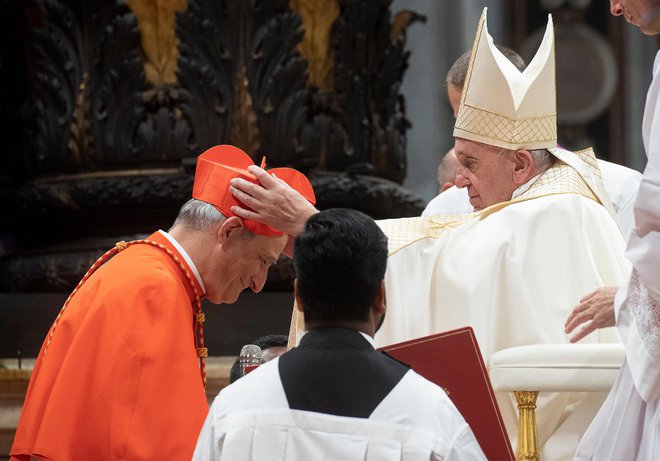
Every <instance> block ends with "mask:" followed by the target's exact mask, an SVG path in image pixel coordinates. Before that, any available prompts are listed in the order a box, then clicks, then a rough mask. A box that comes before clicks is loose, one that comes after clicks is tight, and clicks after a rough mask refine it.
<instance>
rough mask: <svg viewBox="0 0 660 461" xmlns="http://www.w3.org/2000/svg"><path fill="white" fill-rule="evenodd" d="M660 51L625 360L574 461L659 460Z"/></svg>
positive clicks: (621, 307) (625, 290)
mask: <svg viewBox="0 0 660 461" xmlns="http://www.w3.org/2000/svg"><path fill="white" fill-rule="evenodd" d="M659 99H660V52H659V53H658V54H657V55H656V58H655V63H654V66H653V82H652V83H651V87H650V88H649V91H648V95H647V98H646V107H645V110H644V122H643V137H644V148H645V150H646V154H647V157H648V163H647V165H646V169H645V170H644V175H643V177H642V182H641V185H640V189H639V194H638V196H637V201H636V202H635V222H636V225H635V229H634V231H633V232H632V234H631V236H630V241H629V243H628V249H627V252H626V256H627V257H628V258H629V259H630V261H631V262H632V264H633V273H632V275H631V277H630V279H629V281H628V283H627V284H625V285H624V286H622V287H621V289H620V290H619V292H618V293H617V296H616V301H615V307H616V317H617V328H618V329H619V333H620V334H621V337H622V339H623V343H624V347H625V351H626V361H625V363H624V365H623V368H622V370H621V374H620V376H619V378H618V380H617V382H616V383H615V385H614V387H613V388H612V391H611V392H610V394H609V395H608V397H607V400H606V401H605V403H604V404H603V407H602V408H601V410H600V411H599V413H598V415H597V416H596V418H595V419H594V421H593V422H592V424H591V426H589V429H588V430H587V432H586V433H585V435H584V438H583V439H582V441H581V442H580V446H579V448H578V451H577V454H576V460H594V461H597V460H611V461H624V460H625V461H646V460H656V459H660V100H659Z"/></svg>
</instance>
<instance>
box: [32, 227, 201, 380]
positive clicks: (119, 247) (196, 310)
mask: <svg viewBox="0 0 660 461" xmlns="http://www.w3.org/2000/svg"><path fill="white" fill-rule="evenodd" d="M137 244H147V245H151V246H154V247H156V248H159V249H161V250H163V251H164V252H165V253H166V254H167V255H168V256H169V257H170V258H172V260H173V261H174V262H175V263H176V264H177V265H178V266H179V268H180V269H181V271H182V272H183V273H184V274H185V275H186V278H187V279H188V283H189V284H190V287H191V288H192V290H193V294H194V295H195V301H194V303H193V305H192V309H193V314H194V315H195V332H196V334H195V346H196V348H197V357H198V358H199V369H200V372H201V374H202V382H203V383H204V386H206V365H205V363H204V359H205V358H206V357H207V356H208V355H209V354H208V349H207V348H206V347H204V327H203V325H202V324H203V323H204V320H206V319H205V316H204V313H203V312H202V299H201V298H200V296H199V293H198V292H197V285H196V284H195V282H194V280H193V278H192V276H191V275H190V272H189V271H188V269H187V268H186V266H185V264H183V262H181V260H180V259H179V257H178V256H177V255H176V254H174V253H173V252H172V250H170V249H169V248H167V247H166V246H165V245H162V244H160V243H158V242H154V241H153V240H148V239H143V240H133V241H131V242H124V241H121V242H118V243H117V244H116V245H115V246H114V247H113V248H112V249H111V250H108V251H106V252H105V254H104V255H103V256H101V257H100V258H99V259H97V260H96V262H95V263H94V264H92V267H90V268H89V270H88V271H87V273H86V274H85V275H84V276H83V278H82V280H80V282H79V283H78V285H77V286H76V288H74V290H73V291H72V292H71V294H70V295H69V297H68V298H67V300H66V301H65V302H64V305H63V306H62V309H60V312H59V314H57V318H55V321H54V322H53V326H52V327H51V329H50V334H49V335H48V339H47V340H46V345H45V346H44V354H43V357H42V360H45V359H46V352H47V351H48V346H50V343H51V341H52V339H53V334H55V328H57V324H58V323H59V320H60V318H61V317H62V313H63V312H64V309H66V306H67V305H68V304H69V301H71V299H72V298H73V295H75V294H76V292H77V291H78V290H79V289H80V287H81V286H82V285H83V284H84V283H85V282H86V281H87V279H89V278H90V277H91V276H92V274H93V273H94V272H96V269H98V268H99V267H101V265H102V264H103V263H105V262H106V261H107V260H108V259H110V258H111V257H112V256H114V255H115V254H116V253H119V252H120V251H123V250H125V249H126V248H128V247H129V246H133V245H137Z"/></svg>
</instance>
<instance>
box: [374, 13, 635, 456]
mask: <svg viewBox="0 0 660 461" xmlns="http://www.w3.org/2000/svg"><path fill="white" fill-rule="evenodd" d="M454 137H455V138H456V142H455V146H454V150H455V153H456V156H457V158H458V160H459V163H460V166H459V170H458V172H457V175H456V185H457V186H459V187H464V188H466V189H467V191H468V194H469V196H470V203H471V204H472V206H474V208H475V213H472V214H469V215H458V216H436V217H425V218H412V219H397V220H387V221H381V222H380V225H381V227H382V229H383V230H384V231H385V233H386V234H387V236H388V237H389V242H390V257H389V260H388V270H387V275H386V279H385V285H386V288H387V301H388V313H387V319H386V320H385V322H384V324H383V326H382V328H381V330H380V331H379V333H378V334H377V335H376V337H375V339H376V342H377V344H378V345H380V346H384V345H387V344H392V343H397V342H400V341H404V340H408V339H412V338H418V337H420V336H425V335H429V334H432V333H436V332H439V331H444V330H449V329H453V328H458V327H461V326H465V325H470V326H472V327H473V328H474V330H475V334H476V336H477V339H478V342H479V345H480V347H481V349H482V353H483V355H484V357H485V358H486V359H488V358H489V357H490V356H491V355H492V354H493V353H494V352H497V351H499V350H502V349H505V348H508V347H513V346H521V345H527V344H555V343H567V342H568V337H567V336H566V335H565V333H564V321H565V317H566V316H567V314H568V313H570V311H571V309H572V307H573V306H575V305H577V304H578V302H579V300H580V298H581V297H583V296H584V294H585V293H589V292H591V291H593V290H595V289H596V288H598V287H600V286H604V285H608V284H610V283H613V284H619V283H620V282H621V281H622V280H623V279H624V277H625V276H626V275H627V274H628V272H629V270H630V268H629V263H628V262H627V261H626V260H625V258H624V249H625V239H624V237H623V236H622V234H621V231H620V229H619V227H618V225H617V222H616V220H615V218H613V210H612V207H611V204H610V202H609V198H608V196H607V194H606V193H605V191H604V188H603V184H602V179H601V176H600V171H599V170H598V167H597V163H596V159H595V156H594V154H593V152H592V151H591V150H586V151H583V152H578V153H573V152H569V151H566V150H564V149H561V148H560V147H558V146H557V122H556V98H555V60H554V36H553V27H552V19H551V18H549V20H548V26H547V28H546V32H545V36H544V38H543V41H542V43H541V45H540V47H539V50H538V51H537V53H536V56H535V57H534V58H533V60H532V61H531V63H530V64H529V66H528V67H527V68H526V69H525V70H524V71H523V72H520V71H519V70H518V69H516V67H515V66H514V65H513V64H512V63H511V62H510V61H509V60H508V59H507V58H506V57H505V56H504V55H502V54H501V53H500V52H499V51H498V50H497V48H496V47H495V46H494V44H493V39H492V38H491V36H490V35H489V34H488V30H487V26H486V12H485V11H484V14H483V15H482V18H481V21H480V23H479V26H478V29H477V35H476V38H475V41H474V45H473V48H472V53H471V58H470V64H469V67H468V73H467V78H466V82H465V88H464V91H463V94H462V98H461V103H460V106H459V110H458V113H457V117H456V124H455V127H454ZM616 340H617V338H616V335H615V334H614V333H613V332H612V331H609V332H608V331H606V330H603V331H600V334H599V335H596V336H593V337H591V338H589V341H592V342H608V341H616ZM498 401H499V404H500V408H501V410H502V413H503V416H504V419H505V423H506V425H507V430H508V432H509V435H510V436H511V437H512V438H515V436H516V435H517V417H516V413H515V406H514V403H513V401H512V399H511V398H510V396H508V395H501V396H498ZM577 403H578V399H577V398H576V396H574V395H570V394H553V395H545V396H544V395H541V396H540V397H539V402H538V408H537V414H536V417H537V423H538V428H539V434H538V435H539V443H540V444H541V445H543V444H544V443H545V442H546V441H548V440H549V439H550V438H551V437H553V436H555V437H553V438H554V439H556V443H553V439H550V442H549V443H548V444H547V446H545V447H544V449H543V451H542V459H548V460H552V459H572V454H573V452H574V449H575V446H576V445H577V441H578V439H579V437H580V434H581V432H582V430H583V429H584V428H585V427H586V426H585V425H586V424H588V419H587V420H586V421H581V422H580V421H575V418H573V419H569V420H568V421H566V418H567V417H568V416H569V411H567V410H568V408H572V407H573V406H574V405H575V404H577ZM592 415H593V413H592ZM582 417H584V416H582ZM576 418H577V417H576ZM564 422H566V423H567V424H566V427H564V428H560V426H561V425H562V424H563V423H564ZM569 427H570V429H568V428H569ZM564 430H568V431H569V434H568V439H567V438H566V434H563V433H562V431H564Z"/></svg>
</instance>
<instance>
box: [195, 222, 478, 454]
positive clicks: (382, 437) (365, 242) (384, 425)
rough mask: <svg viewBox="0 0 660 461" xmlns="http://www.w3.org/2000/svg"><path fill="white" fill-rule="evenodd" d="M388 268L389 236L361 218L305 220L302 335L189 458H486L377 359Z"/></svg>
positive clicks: (444, 407) (427, 386)
mask: <svg viewBox="0 0 660 461" xmlns="http://www.w3.org/2000/svg"><path fill="white" fill-rule="evenodd" d="M386 264H387V238H386V237H385V235H384V234H383V232H382V231H381V230H380V229H379V228H378V226H377V225H376V223H375V222H374V221H373V220H372V219H371V218H369V217H368V216H366V215H364V214H362V213H360V212H358V211H354V210H343V209H333V210H327V211H322V212H320V213H318V214H316V215H314V216H313V217H312V218H310V219H309V220H308V221H307V223H306V224H305V227H304V230H303V232H302V233H301V234H300V235H298V237H297V239H296V242H295V251H294V266H295V269H296V276H297V279H296V283H295V297H296V300H297V302H298V306H299V309H300V310H301V311H302V312H304V314H305V324H306V328H307V330H308V332H307V334H306V335H305V336H304V337H303V338H302V341H301V342H300V345H299V346H298V347H297V348H295V349H292V350H291V351H289V352H287V353H286V354H284V355H282V356H280V357H279V358H277V359H275V360H272V361H271V362H269V363H267V364H265V365H262V366H261V367H259V368H258V369H257V370H255V371H253V372H252V373H250V374H249V375H247V376H246V377H244V378H242V379H241V380H240V381H238V382H236V383H235V384H233V385H231V386H229V387H227V388H225V389H223V390H222V391H221V392H220V394H219V395H218V397H217V398H216V399H215V401H214V402H213V405H212V407H211V410H210V412H209V416H208V417H207V419H206V422H205V423H204V427H203V429H202V433H201V435H200V438H199V441H198V444H197V447H196V449H195V455H194V457H193V459H195V460H215V459H231V460H238V461H240V460H252V459H265V458H268V459H287V460H310V459H338V460H339V459H341V460H343V461H351V460H365V459H369V460H379V461H383V460H385V461H387V460H413V459H415V460H418V459H425V460H429V459H447V460H448V459H452V460H481V459H485V457H484V455H483V453H482V451H481V449H480V447H479V445H478V443H477V441H476V440H475V438H474V435H473V434H472V431H471V430H470V428H469V427H468V425H467V423H466V422H465V421H464V419H463V418H462V416H461V415H460V414H459V413H458V411H457V410H456V408H455V407H454V405H453V404H452V403H451V401H450V400H449V399H448V397H447V395H446V394H445V393H444V391H443V390H442V389H441V388H440V387H438V386H436V385H435V384H433V383H431V382H429V381H427V380H426V379H424V378H422V377H421V376H419V375H418V374H417V373H415V372H414V371H412V370H410V369H409V368H408V367H407V366H405V365H403V364H401V363H399V362H397V361H395V360H393V359H391V358H389V357H388V356H386V355H384V354H381V353H379V352H377V351H376V350H375V349H374V346H373V335H374V333H375V332H376V331H377V330H378V328H379V326H380V324H381V323H382V321H383V318H384V316H385V310H386V307H385V289H384V283H383V278H384V275H385V268H386ZM266 383H267V385H265V384H266Z"/></svg>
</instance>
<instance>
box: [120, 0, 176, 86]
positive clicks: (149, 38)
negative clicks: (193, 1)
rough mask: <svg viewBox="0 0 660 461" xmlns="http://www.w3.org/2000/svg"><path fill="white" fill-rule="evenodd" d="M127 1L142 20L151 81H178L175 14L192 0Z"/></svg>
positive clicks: (145, 63)
mask: <svg viewBox="0 0 660 461" xmlns="http://www.w3.org/2000/svg"><path fill="white" fill-rule="evenodd" d="M126 5H128V7H129V8H130V9H131V11H133V14H135V16H136V17H137V20H138V27H139V29H140V38H141V42H142V50H143V51H144V73H145V76H146V79H147V81H148V82H149V83H151V84H153V85H162V84H165V85H174V84H175V83H177V61H178V59H179V39H178V37H177V35H176V27H175V17H176V13H177V12H180V11H185V10H186V8H187V7H188V0H126Z"/></svg>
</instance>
